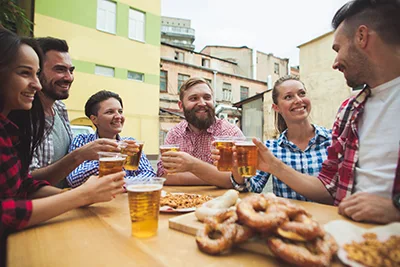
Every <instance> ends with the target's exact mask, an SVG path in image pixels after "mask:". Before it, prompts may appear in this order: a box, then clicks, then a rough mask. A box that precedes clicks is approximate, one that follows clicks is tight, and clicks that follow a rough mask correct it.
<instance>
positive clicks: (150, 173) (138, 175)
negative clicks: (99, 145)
mask: <svg viewBox="0 0 400 267" xmlns="http://www.w3.org/2000/svg"><path fill="white" fill-rule="evenodd" d="M98 138H99V136H98V135H97V133H94V134H79V135H77V136H76V137H75V138H74V140H73V141H72V143H71V146H70V147H69V150H68V153H69V152H71V151H73V150H75V149H77V148H79V147H81V146H84V145H86V144H87V143H89V142H92V141H94V140H96V139H98ZM117 140H135V139H134V138H132V137H122V138H121V137H120V136H119V135H117ZM125 173H126V175H125V179H127V180H130V179H135V180H136V179H144V180H147V179H148V178H149V177H154V176H156V173H155V172H154V170H153V167H152V166H151V164H150V161H149V160H148V159H147V157H146V155H145V154H144V153H142V155H141V157H140V161H139V168H138V169H137V170H136V171H128V170H125ZM98 174H99V161H98V160H86V161H84V162H83V163H82V164H81V165H79V166H78V167H77V168H76V169H75V170H73V171H72V172H71V173H70V174H69V175H68V176H67V182H68V184H69V185H70V186H71V187H77V186H80V185H81V184H83V183H84V182H85V181H86V180H87V179H88V178H89V177H90V176H91V175H98Z"/></svg>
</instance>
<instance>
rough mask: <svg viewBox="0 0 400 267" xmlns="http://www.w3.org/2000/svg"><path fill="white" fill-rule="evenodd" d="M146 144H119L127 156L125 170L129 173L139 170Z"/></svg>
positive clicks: (126, 141) (127, 142)
mask: <svg viewBox="0 0 400 267" xmlns="http://www.w3.org/2000/svg"><path fill="white" fill-rule="evenodd" d="M143 146H144V142H141V141H134V140H123V141H119V142H118V147H119V148H120V149H121V153H122V154H124V155H126V161H125V165H124V168H125V170H128V171H136V170H137V169H138V168H139V162H140V157H141V156H142V150H143Z"/></svg>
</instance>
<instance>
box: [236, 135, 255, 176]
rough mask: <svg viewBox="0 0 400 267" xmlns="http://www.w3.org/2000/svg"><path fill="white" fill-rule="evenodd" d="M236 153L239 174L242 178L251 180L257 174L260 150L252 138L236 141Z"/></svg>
mask: <svg viewBox="0 0 400 267" xmlns="http://www.w3.org/2000/svg"><path fill="white" fill-rule="evenodd" d="M235 151H236V152H235V153H234V156H235V155H236V160H237V167H238V172H239V174H240V175H241V176H242V177H245V178H249V177H252V176H254V175H256V173H257V162H258V148H257V147H256V145H255V144H254V143H253V140H252V138H250V137H247V138H246V139H243V140H236V141H235Z"/></svg>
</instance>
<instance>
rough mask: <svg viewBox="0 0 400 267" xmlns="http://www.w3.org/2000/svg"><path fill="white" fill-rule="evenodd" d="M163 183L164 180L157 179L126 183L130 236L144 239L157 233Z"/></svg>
mask: <svg viewBox="0 0 400 267" xmlns="http://www.w3.org/2000/svg"><path fill="white" fill-rule="evenodd" d="M164 181H165V178H158V177H153V178H149V180H145V181H143V180H136V181H135V180H129V181H127V185H126V190H127V191H128V200H129V211H130V217H131V226H132V236H135V237H139V238H146V237H151V236H154V235H155V234H156V233H157V229H158V214H159V211H160V196H161V189H162V187H163V184H164Z"/></svg>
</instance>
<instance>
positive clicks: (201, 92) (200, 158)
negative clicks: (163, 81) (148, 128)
mask: <svg viewBox="0 0 400 267" xmlns="http://www.w3.org/2000/svg"><path fill="white" fill-rule="evenodd" d="M179 99H180V101H179V103H178V104H179V107H180V108H181V109H183V111H184V114H185V119H186V120H184V121H182V122H180V123H179V124H178V125H176V126H175V127H174V128H172V129H171V130H170V131H169V132H168V134H167V137H166V139H165V144H178V145H179V147H180V152H166V153H164V154H163V156H162V158H161V160H160V161H159V162H158V171H157V175H158V176H163V177H166V178H167V180H166V182H165V184H168V185H204V184H215V185H219V184H218V182H215V180H218V181H219V180H221V181H223V183H226V186H230V187H232V185H231V184H230V180H229V177H230V173H229V172H223V173H219V172H214V171H215V170H216V167H215V166H213V165H212V163H213V160H212V159H211V149H212V141H214V137H215V136H236V137H243V133H242V131H240V129H239V128H238V127H237V126H235V125H232V124H230V123H229V122H228V121H226V120H221V119H218V118H216V117H215V108H214V98H213V92H212V89H211V87H210V85H209V84H208V82H207V81H206V80H204V79H202V78H190V79H188V80H187V81H186V82H185V83H183V84H182V86H181V88H180V92H179ZM164 165H165V167H168V168H173V169H174V170H177V172H176V173H174V174H172V175H167V173H166V172H165V169H164ZM209 168H211V169H212V171H213V173H216V175H217V176H219V175H222V176H223V179H219V178H218V177H209V176H210V175H209V172H208V173H204V175H202V174H200V173H198V172H197V170H198V169H201V170H209ZM193 173H197V176H196V175H195V174H193ZM211 178H213V179H211ZM210 179H211V180H210ZM224 187H225V186H224Z"/></svg>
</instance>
